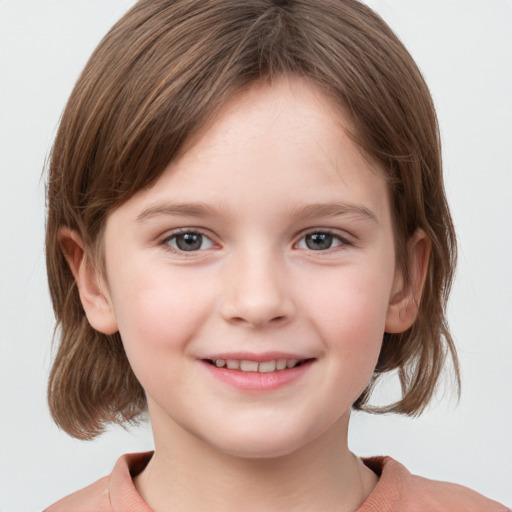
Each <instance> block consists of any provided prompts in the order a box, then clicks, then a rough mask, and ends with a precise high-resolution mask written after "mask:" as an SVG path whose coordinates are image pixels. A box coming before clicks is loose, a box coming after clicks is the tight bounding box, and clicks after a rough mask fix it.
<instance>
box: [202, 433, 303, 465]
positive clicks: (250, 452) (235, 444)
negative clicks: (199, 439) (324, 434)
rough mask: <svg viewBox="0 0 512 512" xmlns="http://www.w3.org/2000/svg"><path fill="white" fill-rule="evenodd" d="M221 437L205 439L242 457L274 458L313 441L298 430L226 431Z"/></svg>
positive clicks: (222, 449) (217, 447)
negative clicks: (293, 431)
mask: <svg viewBox="0 0 512 512" xmlns="http://www.w3.org/2000/svg"><path fill="white" fill-rule="evenodd" d="M224 434H225V437H224V436H222V437H221V438H220V439H215V440H214V439H212V438H211V437H210V438H209V439H204V438H203V440H205V441H206V442H208V443H209V444H210V445H211V446H213V447H214V448H216V449H217V450H218V451H220V452H222V453H224V454H225V455H230V456H233V457H238V458H241V459H272V458H278V457H286V456H287V455H290V454H292V453H294V452H296V451H298V450H300V449H301V448H303V447H305V446H306V445H307V444H309V443H310V442H311V440H312V439H311V438H309V437H306V436H304V435H303V434H302V435H301V434H299V433H298V432H295V433H292V432H283V431H282V430H280V431H278V432H276V430H275V429H274V430H271V429H268V430H267V431H261V430H260V431H257V432H254V431H252V432H245V433H240V432H237V433H233V432H228V431H226V432H225V433H224Z"/></svg>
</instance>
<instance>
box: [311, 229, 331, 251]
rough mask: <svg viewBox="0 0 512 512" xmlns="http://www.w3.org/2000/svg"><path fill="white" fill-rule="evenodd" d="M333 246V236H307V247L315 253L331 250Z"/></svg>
mask: <svg viewBox="0 0 512 512" xmlns="http://www.w3.org/2000/svg"><path fill="white" fill-rule="evenodd" d="M331 245H332V235H329V233H313V234H312V235H307V236H306V246H307V247H308V249H311V250H313V251H321V250H322V249H329V248H330V247H331Z"/></svg>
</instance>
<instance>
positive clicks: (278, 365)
mask: <svg viewBox="0 0 512 512" xmlns="http://www.w3.org/2000/svg"><path fill="white" fill-rule="evenodd" d="M285 368H286V359H278V360H277V363H276V370H284V369H285Z"/></svg>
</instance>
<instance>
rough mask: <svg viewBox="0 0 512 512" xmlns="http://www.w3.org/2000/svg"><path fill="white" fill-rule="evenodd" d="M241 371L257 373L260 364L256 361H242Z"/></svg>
mask: <svg viewBox="0 0 512 512" xmlns="http://www.w3.org/2000/svg"><path fill="white" fill-rule="evenodd" d="M240 370H242V371H243V372H257V371H258V363H257V362H256V361H240Z"/></svg>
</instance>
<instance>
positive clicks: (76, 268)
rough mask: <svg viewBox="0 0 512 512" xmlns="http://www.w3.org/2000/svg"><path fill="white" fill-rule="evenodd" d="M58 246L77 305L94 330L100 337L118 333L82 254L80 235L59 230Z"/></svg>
mask: <svg viewBox="0 0 512 512" xmlns="http://www.w3.org/2000/svg"><path fill="white" fill-rule="evenodd" d="M58 242H59V245H60V248H61V250H62V253H63V254H64V257H65V258H66V261H67V262H68V265H69V268H70V269H71V273H72V274H73V277H74V278H75V281H76V285H77V288H78V293H79V294H80V301H81V302H82V306H83V308H84V311H85V314H86V316H87V320H88V321H89V323H90V324H91V327H93V329H96V330H97V331H99V332H102V333H103V334H114V333H116V332H117V331H118V327H117V320H116V317H115V312H114V308H113V306H112V302H111V300H110V296H109V295H108V292H107V291H106V290H105V288H106V287H105V285H104V283H103V282H102V279H101V277H100V276H99V275H98V272H97V271H96V269H95V268H94V266H93V265H92V262H91V261H90V259H89V258H88V257H87V256H86V254H85V244H84V243H83V240H82V238H81V237H80V235H79V234H78V233H77V232H76V231H73V230H71V229H69V228H65V227H63V228H60V229H59V232H58Z"/></svg>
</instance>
